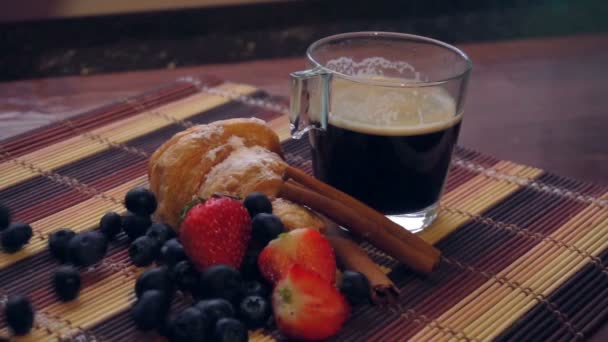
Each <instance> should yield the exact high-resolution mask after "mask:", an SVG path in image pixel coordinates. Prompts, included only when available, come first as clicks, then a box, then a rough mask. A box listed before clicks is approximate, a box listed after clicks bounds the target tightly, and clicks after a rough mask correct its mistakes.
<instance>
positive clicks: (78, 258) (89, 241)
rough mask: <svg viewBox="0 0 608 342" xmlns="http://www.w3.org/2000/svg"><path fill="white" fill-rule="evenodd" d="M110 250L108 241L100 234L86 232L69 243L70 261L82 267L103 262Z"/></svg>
mask: <svg viewBox="0 0 608 342" xmlns="http://www.w3.org/2000/svg"><path fill="white" fill-rule="evenodd" d="M107 250H108V240H107V239H106V237H105V236H104V235H103V234H101V233H100V232H97V231H93V232H84V233H79V234H76V236H74V237H73V238H72V239H71V240H70V242H69V243H68V260H69V261H70V262H71V263H72V264H74V265H76V266H81V267H87V266H91V265H94V264H96V263H98V262H99V261H101V259H103V257H104V256H105V255H106V252H107Z"/></svg>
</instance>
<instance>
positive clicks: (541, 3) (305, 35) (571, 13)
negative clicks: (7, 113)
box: [0, 0, 608, 81]
mask: <svg viewBox="0 0 608 342" xmlns="http://www.w3.org/2000/svg"><path fill="white" fill-rule="evenodd" d="M2 7H3V8H2V11H1V12H0V37H1V38H0V39H1V41H2V52H1V53H0V80H3V81H8V80H19V79H29V78H39V77H50V76H63V75H90V74H99V73H107V72H118V71H129V70H144V69H159V68H176V67H182V66H193V65H200V64H206V63H216V62H236V61H246V60H252V59H259V58H276V57H289V56H302V55H303V54H304V51H305V49H306V47H307V46H308V45H309V44H310V43H311V42H312V41H314V40H316V39H318V38H320V37H323V36H327V35H329V34H333V33H339V32H345V31H354V30H383V31H399V32H409V33H415V34H421V35H426V36H431V37H434V38H437V39H440V40H444V41H447V42H451V43H464V42H476V41H489V40H492V41H494V40H506V39H518V38H529V37H547V36H563V35H573V34H580V33H595V32H606V31H608V20H606V18H608V1H606V0H578V1H575V0H510V1H503V0H486V1H483V0H471V1H464V0H461V1H458V0H456V1H445V0H443V1H442V0H401V1H397V0H395V1H384V0H374V1H353V0H349V1H346V0H325V1H317V0H300V1H286V0H130V1H125V0H103V1H102V0H98V1H91V0H20V1H9V0H4V3H3V6H2Z"/></svg>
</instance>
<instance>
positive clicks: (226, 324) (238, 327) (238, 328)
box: [213, 318, 249, 342]
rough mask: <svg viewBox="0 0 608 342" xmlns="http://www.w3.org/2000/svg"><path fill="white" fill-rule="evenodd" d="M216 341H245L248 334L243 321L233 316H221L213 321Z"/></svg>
mask: <svg viewBox="0 0 608 342" xmlns="http://www.w3.org/2000/svg"><path fill="white" fill-rule="evenodd" d="M213 337H214V341H216V342H247V340H248V338H249V335H248V333H247V328H245V325H243V323H241V322H239V321H238V320H236V319H234V318H222V319H220V320H219V321H217V323H215V331H214V334H213Z"/></svg>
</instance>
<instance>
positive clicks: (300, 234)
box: [258, 228, 336, 284]
mask: <svg viewBox="0 0 608 342" xmlns="http://www.w3.org/2000/svg"><path fill="white" fill-rule="evenodd" d="M296 263H297V264H299V265H300V266H302V267H304V268H306V269H309V270H312V271H315V272H317V273H318V274H319V275H320V276H321V277H322V278H323V279H325V280H326V281H327V282H329V283H331V284H333V283H335V281H336V258H335V256H334V251H333V249H332V248H331V245H330V244H329V241H327V239H326V238H325V237H324V236H323V235H321V233H319V232H318V231H317V230H314V229H307V228H302V229H296V230H292V231H291V232H289V233H285V234H281V235H279V237H278V238H276V239H275V240H272V241H270V243H268V246H266V247H265V248H264V249H263V250H262V252H261V253H260V256H259V258H258V267H259V269H260V272H261V273H262V275H263V276H264V278H266V279H267V280H268V281H269V282H271V283H273V284H274V283H276V282H277V281H278V280H279V279H281V278H283V277H284V276H285V274H287V272H288V271H289V269H290V268H291V267H292V266H293V265H294V264H296Z"/></svg>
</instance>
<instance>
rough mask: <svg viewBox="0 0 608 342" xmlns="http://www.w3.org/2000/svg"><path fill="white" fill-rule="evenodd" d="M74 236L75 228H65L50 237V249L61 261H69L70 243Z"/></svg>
mask: <svg viewBox="0 0 608 342" xmlns="http://www.w3.org/2000/svg"><path fill="white" fill-rule="evenodd" d="M74 236H76V233H75V232H74V231H73V230H71V229H69V228H63V229H59V230H57V231H55V232H53V233H52V234H51V236H50V237H49V251H50V252H51V255H52V256H53V257H54V258H55V259H57V260H59V262H61V263H64V262H67V261H68V245H69V244H70V241H71V240H72V238H73V237H74Z"/></svg>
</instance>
